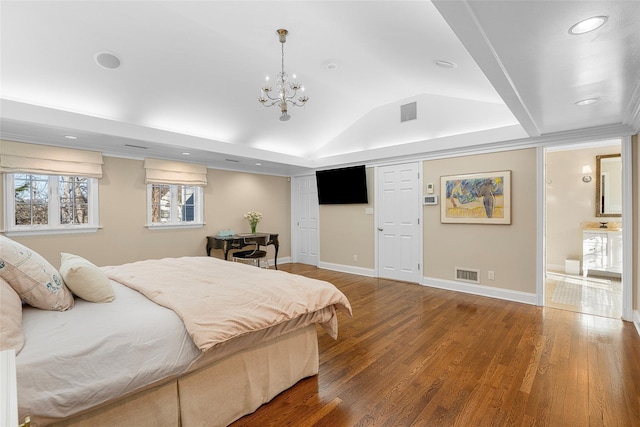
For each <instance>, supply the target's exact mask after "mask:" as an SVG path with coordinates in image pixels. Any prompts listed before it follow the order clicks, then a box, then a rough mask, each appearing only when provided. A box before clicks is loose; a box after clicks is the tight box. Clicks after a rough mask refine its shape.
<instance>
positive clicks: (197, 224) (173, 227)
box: [145, 222, 205, 230]
mask: <svg viewBox="0 0 640 427" xmlns="http://www.w3.org/2000/svg"><path fill="white" fill-rule="evenodd" d="M204 226H205V223H204V222H179V223H168V224H145V227H147V228H148V229H149V230H177V229H184V228H202V227H204Z"/></svg>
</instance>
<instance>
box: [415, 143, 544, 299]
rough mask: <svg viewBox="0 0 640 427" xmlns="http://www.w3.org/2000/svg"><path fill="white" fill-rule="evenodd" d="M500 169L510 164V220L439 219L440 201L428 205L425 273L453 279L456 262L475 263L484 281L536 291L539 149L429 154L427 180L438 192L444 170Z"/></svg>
mask: <svg viewBox="0 0 640 427" xmlns="http://www.w3.org/2000/svg"><path fill="white" fill-rule="evenodd" d="M499 170H511V225H479V224H441V223H440V206H425V207H424V276H425V277H433V278H437V279H443V280H453V279H454V268H455V267H467V268H475V269H480V272H481V280H480V284H481V285H484V286H491V287H496V288H503V289H509V290H514V291H522V292H528V293H535V292H536V283H535V277H536V150H535V149H527V150H515V151H505V152H501V153H494V154H483V155H477V156H467V157H456V158H449V159H440V160H428V161H425V162H424V164H423V171H424V174H423V176H424V179H423V182H425V183H429V182H433V183H434V185H435V190H436V194H440V177H441V176H446V175H457V174H466V173H477V172H491V171H499ZM441 203H442V201H441ZM489 270H492V271H494V272H495V280H488V278H487V272H488V271H489Z"/></svg>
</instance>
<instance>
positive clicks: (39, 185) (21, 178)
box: [14, 174, 49, 225]
mask: <svg viewBox="0 0 640 427" xmlns="http://www.w3.org/2000/svg"><path fill="white" fill-rule="evenodd" d="M14 189H15V225H41V224H48V223H49V177H48V176H46V175H27V174H16V175H15V179H14Z"/></svg>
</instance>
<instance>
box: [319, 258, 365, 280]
mask: <svg viewBox="0 0 640 427" xmlns="http://www.w3.org/2000/svg"><path fill="white" fill-rule="evenodd" d="M318 268H324V269H325V270H331V271H339V272H341V273H349V274H357V275H359V276H366V277H376V275H375V270H374V269H373V268H364V267H354V266H351V265H343V264H333V263H330V262H318Z"/></svg>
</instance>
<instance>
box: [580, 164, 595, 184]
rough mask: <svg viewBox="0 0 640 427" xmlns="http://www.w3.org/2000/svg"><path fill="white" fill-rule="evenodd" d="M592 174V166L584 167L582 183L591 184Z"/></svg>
mask: <svg viewBox="0 0 640 427" xmlns="http://www.w3.org/2000/svg"><path fill="white" fill-rule="evenodd" d="M591 173H593V171H592V170H591V166H589V165H584V166H583V167H582V182H591Z"/></svg>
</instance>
